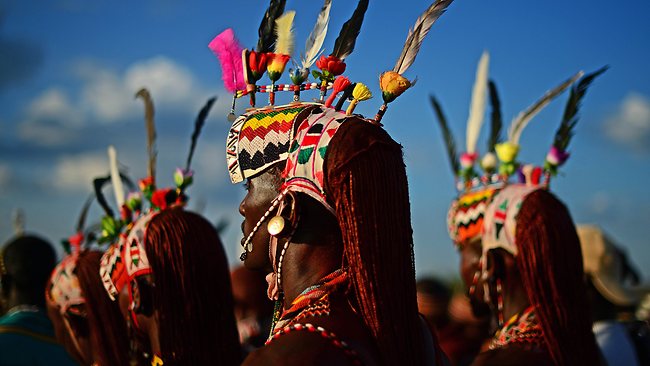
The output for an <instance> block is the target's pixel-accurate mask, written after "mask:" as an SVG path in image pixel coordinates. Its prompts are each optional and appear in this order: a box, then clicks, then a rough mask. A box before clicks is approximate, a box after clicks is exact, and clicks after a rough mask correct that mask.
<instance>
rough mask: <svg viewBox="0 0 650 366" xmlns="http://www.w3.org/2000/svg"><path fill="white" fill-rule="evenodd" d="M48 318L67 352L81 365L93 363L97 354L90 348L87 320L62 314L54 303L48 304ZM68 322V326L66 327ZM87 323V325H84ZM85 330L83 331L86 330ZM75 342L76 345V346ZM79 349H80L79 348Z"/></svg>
mask: <svg viewBox="0 0 650 366" xmlns="http://www.w3.org/2000/svg"><path fill="white" fill-rule="evenodd" d="M46 309H47V316H48V317H49V318H50V321H51V322H52V327H53V328H54V335H55V337H56V339H57V341H59V343H61V344H62V345H63V347H64V348H65V350H66V352H68V354H69V355H70V356H72V358H73V359H74V360H75V361H77V363H79V364H81V365H90V364H92V363H93V360H94V359H96V358H95V353H94V352H93V349H92V347H91V346H90V337H89V332H88V322H87V321H86V319H85V318H81V317H78V316H72V315H67V314H66V315H63V314H61V311H60V307H59V306H58V305H56V304H54V303H52V302H49V301H48V302H47V303H46ZM66 322H67V323H68V325H69V327H68V325H66ZM84 323H85V324H84ZM84 327H85V329H82V328H84ZM75 341H76V344H77V345H75ZM77 347H78V348H77Z"/></svg>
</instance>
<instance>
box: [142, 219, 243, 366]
mask: <svg viewBox="0 0 650 366" xmlns="http://www.w3.org/2000/svg"><path fill="white" fill-rule="evenodd" d="M144 245H145V250H146V252H147V257H148V259H149V263H150V265H151V269H152V271H153V282H154V286H153V287H152V303H153V307H154V310H155V312H154V313H155V314H157V316H158V324H159V337H160V349H161V352H162V355H161V358H162V359H163V360H164V362H165V366H168V365H239V364H240V362H241V350H240V346H239V335H238V333H237V327H236V324H235V316H234V311H233V298H232V289H231V285H230V273H229V269H228V261H227V259H226V254H225V251H224V249H223V245H222V243H221V240H220V239H219V236H218V234H217V232H216V230H215V229H214V227H213V226H212V225H211V224H210V223H209V222H208V221H207V220H205V219H204V218H203V217H201V216H199V215H197V214H195V213H192V212H188V211H184V210H183V209H182V208H172V209H167V210H162V211H161V212H160V213H159V214H158V215H156V216H155V217H154V218H153V219H152V220H151V222H150V223H149V225H148V227H147V232H146V234H145V239H144Z"/></svg>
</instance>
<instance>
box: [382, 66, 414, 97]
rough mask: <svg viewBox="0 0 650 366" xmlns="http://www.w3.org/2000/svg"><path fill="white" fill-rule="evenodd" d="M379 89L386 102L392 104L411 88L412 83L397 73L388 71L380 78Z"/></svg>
mask: <svg viewBox="0 0 650 366" xmlns="http://www.w3.org/2000/svg"><path fill="white" fill-rule="evenodd" d="M379 87H380V88H381V91H382V97H383V98H384V102H385V103H390V102H392V101H393V100H395V98H397V97H399V96H400V95H402V93H404V92H405V91H406V89H408V88H410V87H411V82H410V81H409V80H408V79H407V78H405V77H403V76H402V75H400V74H398V73H396V72H395V71H386V72H385V73H383V74H381V76H380V77H379Z"/></svg>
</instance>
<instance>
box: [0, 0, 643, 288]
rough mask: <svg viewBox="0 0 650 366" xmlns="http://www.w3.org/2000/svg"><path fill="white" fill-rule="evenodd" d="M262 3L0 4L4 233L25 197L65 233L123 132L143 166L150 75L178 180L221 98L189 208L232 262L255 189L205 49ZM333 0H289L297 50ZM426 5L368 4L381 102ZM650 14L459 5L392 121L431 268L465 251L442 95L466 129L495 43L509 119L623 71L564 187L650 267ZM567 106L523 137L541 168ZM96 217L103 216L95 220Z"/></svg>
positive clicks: (595, 106)
mask: <svg viewBox="0 0 650 366" xmlns="http://www.w3.org/2000/svg"><path fill="white" fill-rule="evenodd" d="M396 4H399V5H396ZM266 5H267V2H266V1H262V0H254V1H253V0H251V1H231V2H225V1H192V2H182V1H178V0H161V1H151V0H143V1H137V2H135V1H132V2H128V3H127V2H109V1H93V2H90V1H82V0H52V1H40V0H39V1H35V0H31V1H18V0H9V1H3V2H0V50H2V54H0V241H4V240H6V239H7V238H8V237H9V236H10V235H11V233H12V230H13V229H12V226H11V212H12V210H14V209H15V208H17V207H20V208H22V209H23V210H24V211H25V212H26V217H27V228H28V230H32V231H36V232H41V233H43V234H44V235H46V236H48V237H49V238H51V239H52V240H57V241H58V239H59V238H62V237H65V236H68V235H69V234H71V232H72V231H73V227H74V224H75V220H76V217H77V213H78V211H79V209H80V207H81V205H82V203H83V201H84V199H85V197H86V195H87V194H88V193H89V192H90V181H91V178H92V177H94V176H96V175H99V174H103V173H104V172H105V171H106V170H107V162H106V160H107V159H106V153H105V151H106V147H107V145H109V144H113V145H115V146H116V148H117V150H118V157H119V160H120V161H121V163H122V164H124V165H126V166H128V167H129V169H130V172H131V175H132V176H134V177H141V176H143V175H144V171H145V170H144V164H145V147H144V140H145V138H144V127H143V122H142V106H141V103H140V102H139V101H136V100H133V97H132V96H133V94H134V93H135V91H136V90H137V89H138V88H139V87H141V86H148V87H150V89H151V91H152V94H153V97H154V100H155V102H156V107H157V125H158V134H159V140H158V150H159V168H158V177H159V181H161V182H166V183H167V184H171V183H172V172H173V169H174V168H175V167H176V166H177V165H181V164H182V162H183V161H184V159H185V156H186V154H187V148H188V146H189V135H190V133H191V128H192V127H191V125H192V123H193V119H194V116H195V114H196V112H197V111H198V109H199V108H200V106H201V105H202V104H203V103H204V102H205V100H206V99H207V98H209V97H210V96H212V95H217V96H219V97H220V99H219V101H218V103H217V107H216V108H215V109H214V110H213V113H212V114H211V116H210V118H209V119H208V123H207V125H206V127H205V130H204V134H203V136H202V138H201V140H200V141H199V146H198V149H197V156H196V158H195V169H196V171H197V175H196V180H195V182H196V183H195V185H194V186H193V187H192V188H191V189H190V195H191V198H192V202H191V204H190V207H191V208H196V209H200V210H203V213H204V214H205V215H206V216H207V217H208V218H210V219H211V220H212V221H218V220H220V219H222V218H226V219H228V220H229V221H230V224H231V225H230V227H229V229H228V230H227V232H226V233H225V235H224V237H223V239H224V242H225V245H226V246H227V248H228V251H229V253H230V256H231V259H232V262H233V263H236V258H237V256H238V255H237V253H238V249H237V247H238V244H237V243H238V242H239V237H240V233H239V223H240V222H241V218H240V217H239V215H238V213H237V212H236V210H237V204H238V203H239V201H240V200H241V198H242V197H243V194H244V191H243V189H242V188H241V187H239V186H232V185H231V184H230V182H229V180H228V178H227V173H226V169H225V163H224V141H225V136H226V131H227V128H228V122H227V121H226V118H225V113H226V110H227V108H228V104H229V101H230V97H229V96H228V95H227V93H225V92H224V90H223V87H222V84H221V78H220V77H221V75H220V68H219V65H218V62H217V60H216V58H215V57H214V56H213V55H212V54H211V52H210V51H209V50H208V48H207V44H208V42H209V41H210V40H211V39H212V37H214V36H215V35H216V34H218V33H219V32H221V31H222V30H224V29H225V28H227V27H233V28H234V30H235V33H236V34H237V36H238V38H239V39H240V41H241V42H242V43H243V44H244V45H245V46H247V47H252V46H254V44H255V43H256V40H257V38H256V37H257V27H258V25H259V21H260V19H261V16H262V14H263V12H264V9H265V7H266ZM320 6H321V2H320V1H313V0H312V1H309V2H307V1H288V4H287V9H295V10H297V15H296V36H297V51H298V52H299V51H300V50H301V49H302V45H303V44H304V40H305V38H306V37H307V35H308V33H309V31H310V30H311V27H312V25H313V22H314V20H315V17H316V15H317V12H318V11H319V9H320ZM427 6H428V3H427V2H424V1H415V0H402V1H399V2H395V1H384V0H381V1H379V0H374V1H371V2H370V7H369V9H368V12H367V15H366V21H365V23H364V26H363V28H362V32H361V35H360V37H359V40H358V43H357V47H356V49H355V52H354V53H353V54H352V55H351V56H350V57H349V58H348V60H347V63H348V72H347V74H348V75H349V76H350V77H351V78H352V79H353V80H354V81H363V82H365V83H366V84H367V85H368V86H369V87H370V88H371V90H372V91H373V92H374V93H375V94H376V95H377V96H378V95H379V88H378V83H377V80H378V75H379V74H380V73H381V72H382V71H384V70H388V69H390V68H392V66H393V64H394V62H395V60H396V58H397V56H398V55H399V53H400V51H401V47H402V45H403V42H404V39H405V37H406V33H407V30H408V28H409V27H410V26H411V25H412V23H413V21H414V20H415V18H416V17H417V16H418V15H419V13H420V12H421V11H423V10H424V9H425V8H426V7H427ZM353 8H354V2H352V1H340V0H338V1H337V0H334V2H333V8H332V20H331V23H330V33H329V36H328V37H327V39H326V41H325V49H326V52H329V51H330V50H331V47H332V45H333V42H334V39H335V38H336V35H337V34H338V30H339V29H340V26H341V25H342V23H343V22H344V21H345V20H347V18H348V17H349V15H350V14H351V12H352V11H353ZM649 11H650V5H649V4H648V3H647V2H643V1H641V0H633V1H622V2H617V3H616V6H613V5H612V3H611V2H605V1H602V0H595V1H594V0H591V1H586V0H574V1H551V2H535V3H532V2H527V1H514V0H504V1H497V2H494V1H493V2H487V1H467V0H465V1H463V0H457V1H456V2H454V3H453V4H452V5H451V6H450V8H449V10H448V12H447V13H446V14H445V15H444V16H443V17H442V18H441V19H440V21H439V22H438V23H437V24H436V25H435V26H434V27H433V30H432V31H431V33H430V35H429V37H428V39H427V40H426V41H425V43H424V46H423V48H422V51H421V53H420V55H419V56H418V59H417V60H416V62H415V64H414V66H413V67H412V68H411V69H410V70H409V71H408V72H407V73H406V76H407V77H410V78H414V77H417V78H418V83H417V85H416V86H415V87H414V88H412V89H411V90H409V91H408V92H407V93H406V94H404V95H403V96H402V97H400V99H398V100H397V101H395V102H394V103H392V104H391V106H390V109H389V111H388V113H387V115H386V117H385V119H384V122H385V125H386V128H387V130H388V131H389V132H390V133H391V134H392V135H393V136H394V138H395V139H396V140H397V141H399V142H400V143H402V144H403V145H404V148H405V156H406V162H407V166H408V173H409V180H410V185H411V197H412V198H411V199H412V212H413V227H414V232H415V234H414V235H415V245H416V261H417V270H418V274H419V275H425V274H431V273H435V274H440V275H445V276H447V275H453V274H455V273H456V272H457V263H458V258H457V255H456V254H455V253H454V249H453V246H452V245H451V243H450V241H449V239H448V237H447V235H446V229H445V216H446V211H447V207H448V205H449V202H450V200H451V199H452V198H453V196H454V194H455V191H454V188H453V186H452V176H451V174H450V171H449V168H448V165H447V161H446V157H445V156H444V148H443V145H442V140H441V137H440V134H439V131H438V128H437V126H436V122H435V120H434V116H433V113H432V111H431V108H430V106H429V104H428V95H429V94H430V93H433V94H435V95H436V96H437V97H438V99H439V100H440V101H441V103H442V105H443V107H444V109H445V112H446V114H447V116H448V118H449V120H450V123H451V125H452V128H453V129H454V132H455V133H456V137H457V139H458V140H459V141H461V140H462V137H463V136H464V125H465V121H466V119H467V114H468V106H469V99H470V92H471V86H472V83H473V78H474V70H475V65H476V62H477V61H478V59H479V57H480V54H481V52H482V51H483V50H489V51H490V53H491V63H490V77H491V78H493V79H494V80H495V81H496V83H497V86H498V87H499V90H500V93H501V99H502V111H503V114H504V119H505V120H506V121H509V120H510V119H511V118H512V117H513V116H514V115H516V114H517V113H518V112H519V111H520V110H522V109H524V108H525V107H527V106H528V105H529V104H530V103H532V102H533V101H534V100H535V99H536V98H538V97H539V96H541V95H542V94H543V93H544V91H546V90H547V89H549V88H551V87H552V86H554V85H556V84H557V83H559V82H560V81H562V80H564V79H565V78H567V77H568V76H570V75H571V74H573V73H575V72H576V71H578V70H580V69H583V70H585V71H592V70H595V69H597V68H599V67H600V66H602V65H606V64H607V65H610V66H611V69H610V70H609V71H608V72H607V73H606V74H604V75H603V76H602V77H601V78H599V79H598V80H597V81H596V82H595V83H594V85H593V87H592V88H591V89H590V91H589V93H588V95H587V97H586V98H585V101H584V104H583V109H582V114H581V117H582V118H581V121H580V124H579V126H578V129H577V130H578V131H577V135H576V137H575V139H574V141H573V143H572V145H571V148H570V150H571V151H572V158H571V159H570V160H569V161H568V163H567V165H566V166H565V167H564V169H562V175H561V176H560V177H558V178H557V179H556V180H555V181H554V182H553V190H554V191H555V192H556V193H557V194H558V195H559V196H560V197H561V198H562V199H563V200H564V201H565V202H566V203H567V204H568V206H569V208H570V210H571V212H572V214H573V216H574V219H575V220H576V222H580V223H596V224H600V225H602V226H603V227H604V228H605V230H606V231H607V232H608V233H609V234H610V235H611V236H612V237H614V238H615V239H616V240H617V241H618V242H619V243H620V244H621V245H623V246H624V247H625V248H626V250H627V251H628V252H629V253H630V254H631V257H632V259H633V261H634V263H635V264H636V265H637V267H639V268H640V269H641V270H642V272H643V274H644V275H646V276H650V272H649V270H648V268H650V245H649V244H650V239H648V235H647V233H646V231H645V230H644V229H645V228H646V227H647V226H648V225H649V224H650V194H648V191H647V189H648V188H647V185H648V181H650V165H649V163H650V73H649V72H648V69H647V67H648V65H649V64H650V49H649V48H648V46H647V44H648V41H649V40H650V39H649V38H650V23H649V22H647V17H646V14H648V12H649ZM285 79H287V78H286V76H285ZM285 97H286V98H288V96H284V95H283V96H281V97H280V101H283V100H284V99H282V98H285ZM565 100H566V95H565V96H563V97H561V98H559V99H558V100H557V101H556V102H555V103H553V104H552V105H551V106H549V107H548V108H547V109H546V110H545V111H544V112H542V113H541V114H540V115H539V116H538V117H536V118H535V120H534V121H533V122H532V123H531V125H530V127H529V128H528V129H527V130H526V131H525V132H524V134H523V137H522V144H523V151H522V153H521V157H522V158H523V160H525V161H533V162H538V163H541V161H542V159H543V158H544V156H545V154H546V151H547V149H548V146H549V144H550V143H551V141H552V137H553V134H554V131H555V128H556V127H557V125H558V123H559V121H560V117H561V113H562V108H563V105H564V101H565ZM284 101H288V99H286V100H284ZM243 104H244V103H240V105H243ZM379 105H380V98H378V97H376V98H374V99H372V100H370V101H367V102H363V103H361V104H360V106H359V107H358V109H357V111H358V112H361V113H364V114H367V115H372V114H374V113H375V111H376V108H377V107H378V106H379ZM484 137H485V134H484V135H483V138H484ZM483 141H484V139H482V140H481V142H479V147H481V146H483V145H484V143H483ZM98 215H99V211H98V210H94V211H93V213H92V214H91V216H94V217H98Z"/></svg>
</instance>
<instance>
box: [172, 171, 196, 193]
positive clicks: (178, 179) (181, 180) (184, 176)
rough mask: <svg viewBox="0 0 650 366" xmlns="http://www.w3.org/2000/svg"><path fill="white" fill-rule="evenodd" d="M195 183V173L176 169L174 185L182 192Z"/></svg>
mask: <svg viewBox="0 0 650 366" xmlns="http://www.w3.org/2000/svg"><path fill="white" fill-rule="evenodd" d="M193 181H194V171H192V170H191V169H189V170H185V169H182V168H176V171H175V172H174V184H176V187H177V188H178V189H180V190H184V189H185V188H187V187H188V186H189V185H190V184H192V182H193Z"/></svg>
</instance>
